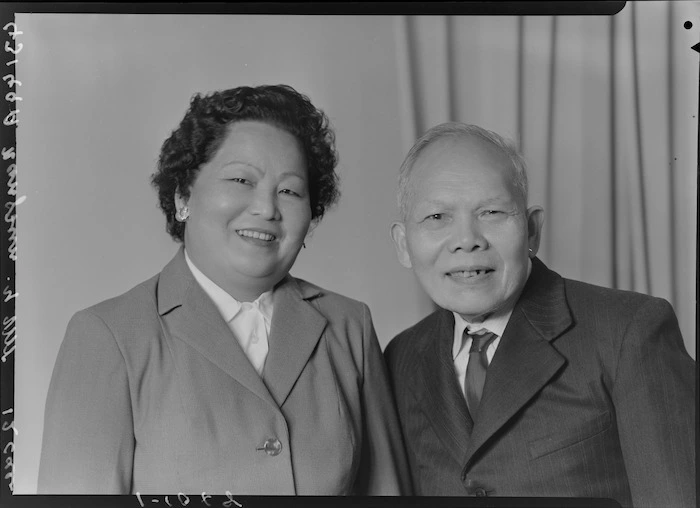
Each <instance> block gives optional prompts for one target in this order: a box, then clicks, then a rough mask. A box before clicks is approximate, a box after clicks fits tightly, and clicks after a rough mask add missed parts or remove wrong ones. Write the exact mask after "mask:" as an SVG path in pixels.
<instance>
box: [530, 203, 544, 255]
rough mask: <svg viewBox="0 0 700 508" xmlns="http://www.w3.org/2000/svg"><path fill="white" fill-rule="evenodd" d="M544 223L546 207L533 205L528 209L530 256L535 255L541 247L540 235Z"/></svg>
mask: <svg viewBox="0 0 700 508" xmlns="http://www.w3.org/2000/svg"><path fill="white" fill-rule="evenodd" d="M543 224H544V209H543V208H542V207H541V206H531V207H530V208H528V209H527V246H528V248H529V249H530V257H535V255H536V254H537V251H538V250H539V248H540V236H541V234H542V225H543Z"/></svg>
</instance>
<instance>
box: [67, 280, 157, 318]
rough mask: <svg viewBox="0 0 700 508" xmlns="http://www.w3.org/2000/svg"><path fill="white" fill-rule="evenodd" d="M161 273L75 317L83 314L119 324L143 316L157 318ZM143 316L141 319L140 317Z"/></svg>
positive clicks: (81, 311) (83, 310)
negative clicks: (157, 298)
mask: <svg viewBox="0 0 700 508" xmlns="http://www.w3.org/2000/svg"><path fill="white" fill-rule="evenodd" d="M159 275H160V274H158V275H154V276H153V277H151V278H150V279H148V280H145V281H143V282H141V283H139V284H137V285H136V286H134V287H133V288H131V289H129V290H128V291H126V292H125V293H122V294H121V295H118V296H114V297H112V298H108V299H107V300H103V301H101V302H99V303H96V304H94V305H91V306H89V307H87V308H85V309H82V310H80V311H78V312H76V313H75V315H74V316H73V319H75V318H76V317H81V316H95V317H98V318H100V319H101V320H102V321H104V322H105V324H108V325H109V324H118V323H119V322H124V321H129V322H133V321H139V320H142V318H143V317H146V316H148V317H150V316H154V317H153V319H156V320H157V317H155V316H157V313H154V311H156V309H157V307H156V292H157V287H158V278H159ZM140 318H141V319H140Z"/></svg>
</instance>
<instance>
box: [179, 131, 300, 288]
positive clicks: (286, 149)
mask: <svg viewBox="0 0 700 508" xmlns="http://www.w3.org/2000/svg"><path fill="white" fill-rule="evenodd" d="M184 205H187V207H188V208H189V211H190V215H189V218H188V219H187V222H186V225H185V248H186V249H187V253H188V255H189V257H190V259H191V260H192V262H193V263H194V264H195V265H196V266H197V268H199V269H200V270H201V271H202V272H203V273H204V274H205V275H206V276H207V277H209V278H210V279H212V280H213V281H214V282H215V283H216V284H217V285H219V286H220V287H222V288H223V289H224V290H226V291H227V292H228V293H229V294H231V296H233V297H234V298H236V299H237V300H240V301H250V300H254V299H255V298H257V297H258V296H259V295H260V294H261V293H263V292H265V291H268V290H270V289H272V287H273V286H274V285H275V284H276V283H277V282H279V281H280V280H282V278H284V276H285V275H286V274H287V273H288V272H289V270H290V268H291V267H292V265H293V264H294V260H295V259H296V257H297V254H298V253H299V249H300V248H301V246H302V243H303V241H304V238H305V236H306V233H307V232H308V229H309V224H310V222H311V206H310V202H309V185H308V172H307V167H306V159H305V157H304V153H303V151H302V149H301V146H300V145H299V142H298V140H297V139H296V138H295V137H294V136H293V135H292V134H290V133H289V132H287V131H285V130H282V129H280V128H278V127H275V126H273V125H270V124H268V123H264V122H260V121H240V122H236V123H234V124H232V125H231V126H230V127H229V129H228V133H227V135H226V138H225V139H224V140H223V143H222V144H221V147H220V148H219V150H218V151H217V152H216V154H215V155H214V157H213V158H212V159H211V160H210V161H209V162H208V163H206V164H204V165H202V166H201V168H200V170H199V173H198V174H197V177H196V178H195V181H194V183H193V184H192V186H191V187H190V197H189V199H188V200H187V201H186V202H185V200H183V199H182V198H181V197H180V196H176V206H177V207H178V209H179V208H180V207H182V206H184Z"/></svg>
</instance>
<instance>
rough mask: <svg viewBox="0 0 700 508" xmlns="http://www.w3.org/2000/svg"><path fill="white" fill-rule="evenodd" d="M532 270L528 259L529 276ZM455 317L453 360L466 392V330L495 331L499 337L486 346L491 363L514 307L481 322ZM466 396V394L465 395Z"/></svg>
mask: <svg viewBox="0 0 700 508" xmlns="http://www.w3.org/2000/svg"><path fill="white" fill-rule="evenodd" d="M531 271H532V261H530V259H528V265H527V276H528V278H529V277H530V272H531ZM452 314H454V317H455V329H454V340H453V343H452V361H453V362H454V366H455V374H456V375H457V382H458V383H459V386H460V387H461V389H462V393H463V394H464V379H465V377H466V376H467V366H468V364H469V356H470V355H469V349H471V347H472V338H471V337H470V336H469V335H467V336H466V337H465V335H464V330H465V329H466V330H468V331H469V332H472V333H473V332H476V331H478V330H481V329H482V328H486V329H487V330H488V331H489V332H491V333H494V334H496V335H497V337H496V338H495V339H494V340H493V341H492V342H491V343H490V344H489V345H488V347H487V348H486V359H487V361H488V362H489V364H490V363H491V360H492V359H493V355H494V354H496V349H498V345H499V344H500V343H501V336H502V335H503V332H504V331H505V329H506V325H507V324H508V320H509V319H510V316H511V314H513V307H510V308H509V309H505V310H503V311H501V312H499V313H498V314H492V315H489V316H487V317H486V319H484V320H482V321H479V322H476V321H475V322H472V323H470V322H468V321H467V320H465V319H464V318H463V317H462V316H460V315H459V314H457V313H456V312H453V313H452ZM465 397H466V395H465Z"/></svg>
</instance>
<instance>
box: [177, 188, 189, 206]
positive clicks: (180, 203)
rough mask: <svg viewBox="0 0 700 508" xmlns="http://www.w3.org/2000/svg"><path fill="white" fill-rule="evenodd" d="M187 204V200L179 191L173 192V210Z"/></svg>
mask: <svg viewBox="0 0 700 508" xmlns="http://www.w3.org/2000/svg"><path fill="white" fill-rule="evenodd" d="M185 206H187V200H186V199H185V198H183V197H182V196H181V195H180V192H179V191H176V192H175V210H180V209H181V208H183V207H185Z"/></svg>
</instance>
